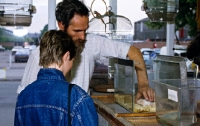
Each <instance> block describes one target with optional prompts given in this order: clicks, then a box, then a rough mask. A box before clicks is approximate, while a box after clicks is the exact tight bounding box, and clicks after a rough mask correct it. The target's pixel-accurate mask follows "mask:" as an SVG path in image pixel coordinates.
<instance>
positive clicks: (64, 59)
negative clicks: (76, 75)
mask: <svg viewBox="0 0 200 126" xmlns="http://www.w3.org/2000/svg"><path fill="white" fill-rule="evenodd" d="M69 60H70V53H69V51H67V52H66V53H65V54H64V56H63V62H67V61H69Z"/></svg>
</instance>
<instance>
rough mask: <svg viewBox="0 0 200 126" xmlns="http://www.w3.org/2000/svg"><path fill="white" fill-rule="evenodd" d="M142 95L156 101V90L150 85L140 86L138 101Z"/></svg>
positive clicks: (148, 99)
mask: <svg viewBox="0 0 200 126" xmlns="http://www.w3.org/2000/svg"><path fill="white" fill-rule="evenodd" d="M141 97H142V98H145V99H146V100H147V101H151V102H153V101H155V92H154V90H153V89H152V88H150V87H149V86H143V87H138V91H137V95H136V99H135V101H138V100H139V99H140V98H141Z"/></svg>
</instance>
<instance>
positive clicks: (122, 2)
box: [6, 0, 147, 33]
mask: <svg viewBox="0 0 200 126" xmlns="http://www.w3.org/2000/svg"><path fill="white" fill-rule="evenodd" d="M59 1H61V0H57V1H56V2H57V3H58V2H59ZM84 1H85V2H86V4H87V6H89V7H90V6H91V2H92V1H93V0H84ZM105 1H106V3H107V5H108V3H109V0H105ZM117 2H118V7H117V8H118V9H117V15H123V16H125V17H127V18H129V20H130V21H131V22H132V25H133V26H134V22H135V21H138V20H141V19H143V18H146V17H147V15H146V14H145V12H144V11H141V5H142V0H118V1H117ZM33 5H34V6H36V9H37V12H36V14H33V18H32V24H31V26H29V27H24V28H25V29H27V30H28V32H29V33H39V32H40V30H42V29H43V27H44V26H45V25H46V24H47V23H48V0H33ZM93 8H94V9H95V10H98V11H99V12H100V13H101V14H104V13H105V4H104V3H103V2H102V0H95V2H94V4H93ZM90 19H91V17H90ZM6 28H7V29H10V30H12V29H14V27H6Z"/></svg>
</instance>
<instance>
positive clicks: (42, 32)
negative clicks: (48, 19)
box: [40, 24, 48, 38]
mask: <svg viewBox="0 0 200 126" xmlns="http://www.w3.org/2000/svg"><path fill="white" fill-rule="evenodd" d="M47 31H48V24H46V25H45V26H44V28H43V29H42V30H41V31H40V32H41V33H40V38H41V37H42V36H43V35H44V33H45V32H47Z"/></svg>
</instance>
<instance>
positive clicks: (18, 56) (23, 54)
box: [14, 49, 30, 62]
mask: <svg viewBox="0 0 200 126" xmlns="http://www.w3.org/2000/svg"><path fill="white" fill-rule="evenodd" d="M29 55H30V50H29V49H18V50H17V51H16V53H15V54H14V57H15V62H27V61H28V58H29Z"/></svg>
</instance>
